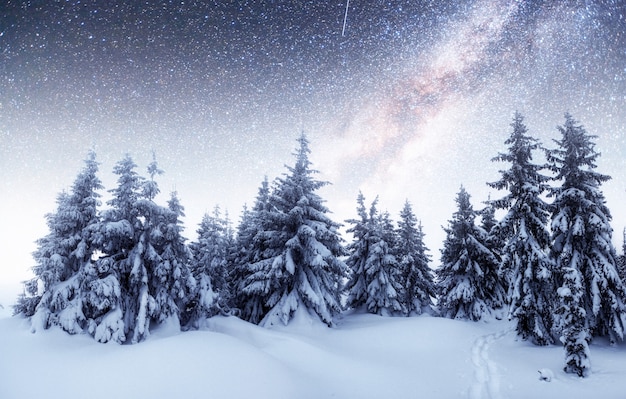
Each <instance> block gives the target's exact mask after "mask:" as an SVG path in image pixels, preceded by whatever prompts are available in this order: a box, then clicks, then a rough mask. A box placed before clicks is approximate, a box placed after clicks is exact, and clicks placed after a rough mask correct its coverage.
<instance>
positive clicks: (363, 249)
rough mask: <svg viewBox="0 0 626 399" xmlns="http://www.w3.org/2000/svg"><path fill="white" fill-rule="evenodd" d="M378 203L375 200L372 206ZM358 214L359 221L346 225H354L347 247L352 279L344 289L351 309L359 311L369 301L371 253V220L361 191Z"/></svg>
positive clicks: (350, 231) (347, 221)
mask: <svg viewBox="0 0 626 399" xmlns="http://www.w3.org/2000/svg"><path fill="white" fill-rule="evenodd" d="M377 201H378V198H376V199H375V200H374V202H373V203H372V206H374V205H375V203H376V202H377ZM357 204H358V206H357V214H358V215H359V219H349V220H346V223H349V224H352V227H350V228H349V229H348V230H347V232H348V233H350V234H352V242H351V243H349V244H348V246H347V247H346V251H347V252H348V255H349V256H348V259H347V260H346V265H347V267H348V270H349V271H350V278H349V280H348V282H347V283H346V285H345V287H344V291H345V292H346V294H347V301H346V304H347V306H348V307H349V308H353V309H358V308H361V307H363V306H365V302H366V301H367V286H368V284H369V283H368V278H367V274H366V272H365V265H366V263H367V257H368V254H369V251H370V235H371V233H370V229H371V227H370V225H371V223H370V221H369V220H370V218H369V216H368V213H367V209H366V207H365V196H364V195H363V193H362V192H360V191H359V195H358V197H357Z"/></svg>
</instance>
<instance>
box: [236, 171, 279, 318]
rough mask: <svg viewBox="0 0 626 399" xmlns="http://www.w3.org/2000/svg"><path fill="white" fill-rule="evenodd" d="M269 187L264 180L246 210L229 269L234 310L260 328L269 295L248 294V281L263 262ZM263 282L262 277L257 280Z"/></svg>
mask: <svg viewBox="0 0 626 399" xmlns="http://www.w3.org/2000/svg"><path fill="white" fill-rule="evenodd" d="M269 197H270V187H269V182H268V180H267V177H265V178H264V180H263V182H262V183H261V186H260V187H259V191H258V194H257V197H256V200H255V203H254V205H253V207H252V209H250V210H248V209H247V208H244V210H243V213H242V215H241V221H240V223H239V226H238V227H237V238H236V240H235V246H234V247H235V253H234V254H233V255H231V256H232V257H233V263H234V265H233V267H232V268H231V269H230V276H229V278H230V281H231V286H232V287H233V303H234V305H233V306H234V307H235V308H236V309H237V310H238V311H239V313H240V317H241V318H242V319H243V320H247V321H249V322H251V323H254V324H259V323H260V322H261V320H262V319H263V317H264V316H265V314H266V313H267V311H268V310H269V309H268V308H266V305H265V303H266V300H267V297H268V295H269V291H268V292H266V293H264V292H260V291H259V290H255V291H254V292H253V293H251V294H248V293H247V292H246V290H245V287H246V285H247V282H246V280H247V279H248V278H249V277H251V275H252V274H254V273H255V269H254V268H253V267H252V266H251V265H253V264H255V263H256V262H257V261H259V260H260V259H262V258H263V254H264V252H265V249H266V248H265V242H264V241H263V239H261V237H260V236H259V235H258V233H259V231H261V230H262V226H263V225H264V224H265V222H264V220H265V216H266V215H267V212H269ZM258 277H259V278H261V276H258Z"/></svg>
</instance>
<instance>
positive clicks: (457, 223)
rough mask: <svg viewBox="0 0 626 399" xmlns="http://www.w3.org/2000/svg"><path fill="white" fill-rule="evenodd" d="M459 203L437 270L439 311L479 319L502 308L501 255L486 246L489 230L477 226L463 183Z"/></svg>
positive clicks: (446, 314)
mask: <svg viewBox="0 0 626 399" xmlns="http://www.w3.org/2000/svg"><path fill="white" fill-rule="evenodd" d="M456 203H457V211H456V212H455V213H454V214H453V216H452V220H450V221H449V222H448V228H446V229H445V231H446V240H445V241H444V244H443V249H442V250H441V263H442V264H441V267H440V268H439V269H438V271H437V277H438V288H439V304H438V305H439V311H440V312H441V314H442V315H443V316H444V317H448V318H453V319H469V320H474V321H476V320H480V319H482V318H483V317H485V316H486V315H488V314H492V313H493V311H494V310H495V309H498V308H500V307H502V305H503V302H504V299H503V297H504V289H503V287H502V284H501V283H500V279H499V277H498V274H497V269H498V263H497V258H496V257H495V256H494V254H493V253H492V252H491V251H490V250H489V248H488V247H487V245H486V240H487V233H486V232H485V231H484V230H483V229H482V228H480V227H478V226H476V224H475V218H476V215H477V212H476V211H474V208H473V207H472V205H471V203H470V195H469V194H468V193H467V191H465V188H463V187H462V186H461V190H460V191H459V193H458V194H457V197H456Z"/></svg>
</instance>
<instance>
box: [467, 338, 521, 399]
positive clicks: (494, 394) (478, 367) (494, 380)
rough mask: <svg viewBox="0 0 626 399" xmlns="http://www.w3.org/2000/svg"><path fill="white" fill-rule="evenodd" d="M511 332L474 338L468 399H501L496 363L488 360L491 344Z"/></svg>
mask: <svg viewBox="0 0 626 399" xmlns="http://www.w3.org/2000/svg"><path fill="white" fill-rule="evenodd" d="M510 331H511V330H505V331H500V332H496V333H493V334H487V335H483V336H481V337H478V338H476V341H474V345H473V346H472V364H473V365H474V383H473V384H472V386H471V388H470V391H469V398H470V399H501V398H502V397H501V396H500V379H499V376H498V373H497V367H496V363H495V362H493V361H492V360H491V359H490V358H489V347H490V346H491V344H492V343H493V342H494V341H495V340H498V339H500V338H502V337H504V336H505V335H506V334H508V333H509V332H510Z"/></svg>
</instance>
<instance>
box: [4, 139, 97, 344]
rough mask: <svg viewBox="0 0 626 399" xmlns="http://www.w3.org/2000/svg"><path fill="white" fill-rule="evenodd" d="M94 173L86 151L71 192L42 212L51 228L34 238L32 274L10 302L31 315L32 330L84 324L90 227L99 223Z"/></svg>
mask: <svg viewBox="0 0 626 399" xmlns="http://www.w3.org/2000/svg"><path fill="white" fill-rule="evenodd" d="M97 172H98V163H97V162H96V154H95V152H93V151H90V152H89V154H88V156H87V159H86V160H85V167H84V168H83V170H82V171H81V172H80V173H79V174H78V176H77V177H76V180H75V181H74V183H73V185H72V188H71V191H70V192H69V193H62V194H60V195H59V197H58V199H57V211H56V212H55V213H53V214H49V215H47V221H48V227H49V229H50V233H49V234H48V235H47V236H46V237H44V238H42V239H40V240H38V242H37V244H38V248H37V251H36V252H35V253H34V257H35V261H36V262H37V265H36V266H35V267H34V268H33V272H34V274H35V277H34V278H33V279H32V280H31V281H28V282H26V289H27V291H28V296H26V295H24V296H22V297H20V298H19V299H18V303H17V305H16V307H15V312H16V313H23V314H25V315H26V316H33V317H32V325H33V330H37V329H40V328H48V327H49V326H51V325H59V326H60V327H61V328H63V329H64V330H65V331H67V332H69V333H71V334H74V333H77V332H80V331H82V330H83V328H84V327H85V314H84V308H83V302H84V297H83V295H84V293H83V291H84V285H85V284H86V270H87V269H89V267H90V264H91V257H92V255H93V254H94V252H95V251H96V248H95V244H94V242H93V239H92V234H91V229H92V228H93V226H95V225H97V224H98V222H99V219H98V216H97V208H98V206H99V205H100V200H99V197H100V195H99V194H98V193H97V190H100V189H102V184H101V182H100V179H99V178H98V177H97Z"/></svg>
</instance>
